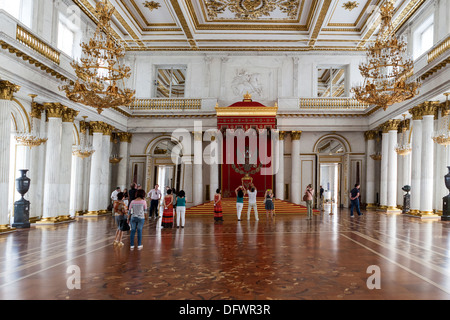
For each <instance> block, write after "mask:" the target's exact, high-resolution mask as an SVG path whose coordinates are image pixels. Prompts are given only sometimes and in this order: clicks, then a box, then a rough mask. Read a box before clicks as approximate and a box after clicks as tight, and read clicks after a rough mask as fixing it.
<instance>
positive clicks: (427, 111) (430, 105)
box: [419, 101, 440, 116]
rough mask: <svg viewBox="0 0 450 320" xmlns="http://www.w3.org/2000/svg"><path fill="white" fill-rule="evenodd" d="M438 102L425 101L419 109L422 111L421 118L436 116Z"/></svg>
mask: <svg viewBox="0 0 450 320" xmlns="http://www.w3.org/2000/svg"><path fill="white" fill-rule="evenodd" d="M439 104H440V102H439V101H425V102H424V103H422V104H421V105H419V107H420V108H421V109H422V116H436V113H437V112H438V109H439Z"/></svg>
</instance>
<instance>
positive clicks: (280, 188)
mask: <svg viewBox="0 0 450 320" xmlns="http://www.w3.org/2000/svg"><path fill="white" fill-rule="evenodd" d="M285 135H286V132H284V131H280V132H279V134H278V137H279V140H278V172H277V174H276V176H275V179H276V190H277V191H276V198H277V199H280V200H284V197H285V195H284V137H285Z"/></svg>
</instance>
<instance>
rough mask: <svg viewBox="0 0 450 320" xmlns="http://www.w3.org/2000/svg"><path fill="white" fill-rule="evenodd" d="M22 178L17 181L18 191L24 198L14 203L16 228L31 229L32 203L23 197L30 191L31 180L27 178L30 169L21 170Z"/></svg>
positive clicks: (14, 224) (13, 225)
mask: <svg viewBox="0 0 450 320" xmlns="http://www.w3.org/2000/svg"><path fill="white" fill-rule="evenodd" d="M19 171H20V173H21V176H20V177H18V178H17V179H16V189H17V192H19V193H20V195H21V196H22V198H21V199H20V200H18V201H16V202H14V223H13V224H12V227H14V228H29V227H30V202H29V201H28V200H26V199H25V198H24V197H23V196H24V195H25V194H26V193H27V192H28V190H29V189H30V178H28V177H27V172H28V169H21V170H19Z"/></svg>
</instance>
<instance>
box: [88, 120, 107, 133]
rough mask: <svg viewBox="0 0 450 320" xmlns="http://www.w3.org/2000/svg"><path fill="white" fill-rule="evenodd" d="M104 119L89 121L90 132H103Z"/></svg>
mask: <svg viewBox="0 0 450 320" xmlns="http://www.w3.org/2000/svg"><path fill="white" fill-rule="evenodd" d="M103 125H104V122H103V121H91V122H89V128H90V132H92V133H103Z"/></svg>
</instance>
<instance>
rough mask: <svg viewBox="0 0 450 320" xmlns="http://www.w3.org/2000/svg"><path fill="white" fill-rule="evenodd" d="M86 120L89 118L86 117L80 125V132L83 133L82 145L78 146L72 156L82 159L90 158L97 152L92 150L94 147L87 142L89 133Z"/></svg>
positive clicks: (81, 137)
mask: <svg viewBox="0 0 450 320" xmlns="http://www.w3.org/2000/svg"><path fill="white" fill-rule="evenodd" d="M86 118H87V117H86V116H84V117H83V119H84V120H83V121H82V122H81V123H80V131H81V136H80V144H79V145H78V146H76V147H75V149H74V150H73V151H72V154H73V155H74V156H77V157H79V158H82V159H84V158H88V157H90V156H91V155H92V154H93V153H94V152H95V150H94V149H92V145H91V144H88V143H87V142H86V133H87V130H86V129H87V123H86Z"/></svg>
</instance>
